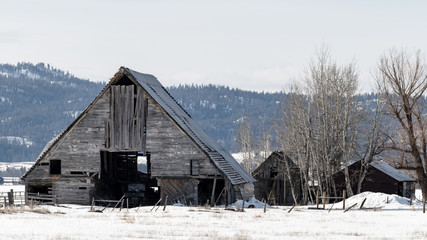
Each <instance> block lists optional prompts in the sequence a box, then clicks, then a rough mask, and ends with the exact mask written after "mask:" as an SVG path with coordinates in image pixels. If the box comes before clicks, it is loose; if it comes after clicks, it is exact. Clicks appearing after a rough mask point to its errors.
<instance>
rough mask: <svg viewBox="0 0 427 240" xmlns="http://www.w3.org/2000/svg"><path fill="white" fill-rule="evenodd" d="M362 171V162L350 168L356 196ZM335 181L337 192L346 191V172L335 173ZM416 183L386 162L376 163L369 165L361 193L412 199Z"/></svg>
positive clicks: (357, 162)
mask: <svg viewBox="0 0 427 240" xmlns="http://www.w3.org/2000/svg"><path fill="white" fill-rule="evenodd" d="M360 169H361V161H356V162H354V163H353V164H351V165H350V166H348V171H349V175H350V182H351V183H352V190H353V193H355V194H356V192H357V180H358V179H359V174H360ZM334 181H335V186H336V189H337V192H342V190H345V189H346V187H345V179H344V171H340V172H337V173H335V174H334ZM416 183H417V181H416V180H415V179H413V178H411V177H410V176H408V175H406V174H405V173H403V172H401V171H399V170H397V169H395V168H394V167H392V166H390V165H388V164H387V163H385V162H384V161H376V162H372V163H371V164H370V165H369V168H368V171H367V173H366V177H365V180H364V181H363V183H362V187H361V192H365V191H370V192H382V193H387V194H397V195H399V196H403V197H408V198H410V197H412V196H414V194H415V184H416Z"/></svg>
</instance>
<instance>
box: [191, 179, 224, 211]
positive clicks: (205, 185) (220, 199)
mask: <svg viewBox="0 0 427 240" xmlns="http://www.w3.org/2000/svg"><path fill="white" fill-rule="evenodd" d="M214 182H215V180H214V179H199V185H198V187H197V189H198V200H199V205H205V204H206V203H208V201H209V203H210V205H212V206H213V205H222V204H225V189H224V186H225V185H224V179H219V178H217V179H216V183H215V184H214ZM214 185H215V190H214V192H213V193H214V196H213V197H212V189H213V187H214ZM212 200H213V201H212Z"/></svg>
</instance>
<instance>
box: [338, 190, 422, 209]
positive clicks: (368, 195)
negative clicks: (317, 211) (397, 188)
mask: <svg viewBox="0 0 427 240" xmlns="http://www.w3.org/2000/svg"><path fill="white" fill-rule="evenodd" d="M364 199H366V200H365V203H364V204H363V208H366V209H382V210H386V209H388V210H390V209H394V210H402V209H403V210H404V209H406V210H410V209H412V208H414V207H418V208H421V207H422V203H421V202H419V201H413V202H412V205H411V202H410V200H409V199H408V198H405V197H401V196H398V195H395V194H392V195H390V194H385V193H374V192H363V193H360V194H358V195H355V196H352V197H350V198H348V199H346V200H345V205H346V206H347V207H349V206H351V205H353V204H357V205H356V206H355V207H356V208H360V206H361V204H362V202H363V200H364ZM335 206H337V207H338V206H342V202H339V203H336V204H335Z"/></svg>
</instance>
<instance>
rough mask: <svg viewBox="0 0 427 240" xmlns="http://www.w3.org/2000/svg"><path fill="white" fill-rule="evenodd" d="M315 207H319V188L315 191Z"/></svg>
mask: <svg viewBox="0 0 427 240" xmlns="http://www.w3.org/2000/svg"><path fill="white" fill-rule="evenodd" d="M316 208H319V190H317V191H316Z"/></svg>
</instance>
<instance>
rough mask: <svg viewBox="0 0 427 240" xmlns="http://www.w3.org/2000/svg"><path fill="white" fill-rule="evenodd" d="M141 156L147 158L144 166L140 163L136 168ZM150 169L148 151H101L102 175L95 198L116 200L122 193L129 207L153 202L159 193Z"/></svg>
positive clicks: (158, 196)
mask: <svg viewBox="0 0 427 240" xmlns="http://www.w3.org/2000/svg"><path fill="white" fill-rule="evenodd" d="M142 157H143V158H144V159H146V160H145V161H146V163H145V167H144V166H140V171H138V159H141V158H142ZM149 169H150V154H149V153H145V154H143V153H140V152H133V151H132V152H108V151H101V175H100V178H99V180H98V181H97V187H96V198H97V199H108V200H119V199H120V198H121V197H122V196H125V197H126V198H127V199H128V200H129V205H130V206H140V205H150V204H154V203H155V202H156V201H157V200H158V199H159V198H160V194H159V193H158V191H157V188H156V187H157V181H156V180H155V179H151V175H150V170H149ZM144 171H145V172H144Z"/></svg>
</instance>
